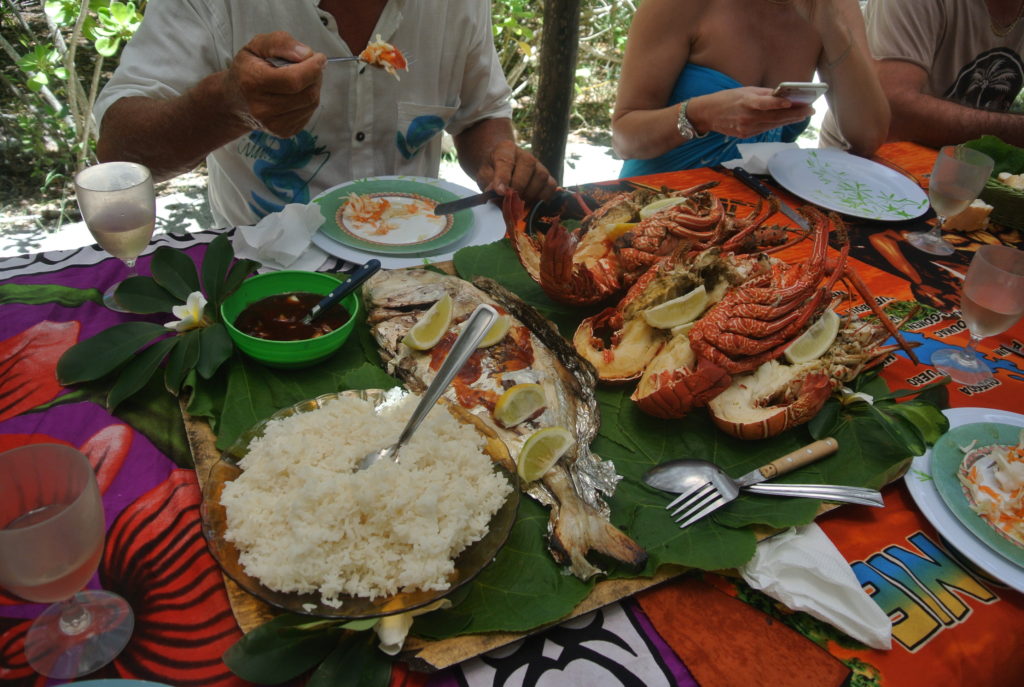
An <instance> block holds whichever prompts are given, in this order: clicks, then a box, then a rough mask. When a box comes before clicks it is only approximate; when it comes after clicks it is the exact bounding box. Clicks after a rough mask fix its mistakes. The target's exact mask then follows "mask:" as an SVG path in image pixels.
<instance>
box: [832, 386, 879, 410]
mask: <svg viewBox="0 0 1024 687" xmlns="http://www.w3.org/2000/svg"><path fill="white" fill-rule="evenodd" d="M840 393H841V394H842V397H841V398H840V401H841V402H842V404H843V405H844V406H848V405H850V404H852V403H867V404H868V405H874V404H875V397H874V396H872V395H871V394H866V393H864V392H863V391H854V390H853V389H851V388H850V387H848V386H844V387H843V388H842V389H840Z"/></svg>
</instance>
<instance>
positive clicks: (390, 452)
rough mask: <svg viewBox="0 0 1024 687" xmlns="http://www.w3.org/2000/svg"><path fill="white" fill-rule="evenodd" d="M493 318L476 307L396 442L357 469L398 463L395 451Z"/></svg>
mask: <svg viewBox="0 0 1024 687" xmlns="http://www.w3.org/2000/svg"><path fill="white" fill-rule="evenodd" d="M496 319H498V311H497V310H495V309H494V308H492V307H491V306H489V305H478V306H476V310H474V311H473V314H472V315H470V316H469V319H468V320H466V324H465V326H464V327H463V328H462V331H461V332H459V336H458V338H456V339H455V343H454V344H452V349H451V350H450V351H449V352H448V356H447V357H446V358H445V359H444V362H443V363H442V364H441V369H440V370H438V371H437V375H436V376H435V377H434V379H433V380H432V381H431V382H430V386H428V387H427V390H426V391H425V392H423V396H421V397H420V402H419V403H418V404H417V405H416V408H415V410H413V411H412V415H411V416H409V422H407V423H406V425H405V429H403V430H402V433H401V434H400V435H399V437H398V441H396V442H395V443H393V444H391V445H390V446H385V447H384V448H382V449H380V450H379V451H371V452H370V453H367V454H366V455H365V456H363V459H362V460H361V461H359V465H358V466H357V467H356V469H357V470H365V469H367V468H368V467H370V466H371V465H373V464H374V463H376V462H378V461H380V460H393V461H395V462H398V450H399V449H400V448H401V447H402V446H404V445H405V444H406V443H408V441H409V439H411V438H412V435H413V433H415V432H416V428H417V427H419V426H420V423H421V422H423V418H425V417H426V416H427V413H429V412H430V410H431V408H433V407H434V404H436V403H437V400H438V399H439V398H441V395H442V394H443V393H444V392H445V390H446V389H447V388H448V385H449V384H451V383H452V380H453V379H455V375H457V374H458V373H459V370H461V369H462V366H463V365H464V364H465V363H466V361H467V360H468V359H469V356H471V355H472V354H473V351H475V350H476V347H477V346H478V345H479V344H480V341H481V340H482V339H483V338H484V335H485V334H486V333H487V331H488V330H489V329H490V328H491V325H492V324H494V321H495V320H496Z"/></svg>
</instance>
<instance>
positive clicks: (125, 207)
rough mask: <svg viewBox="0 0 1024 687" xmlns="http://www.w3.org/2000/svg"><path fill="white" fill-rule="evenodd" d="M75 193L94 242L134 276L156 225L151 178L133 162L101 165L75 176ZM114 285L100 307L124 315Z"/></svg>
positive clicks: (86, 169) (105, 295)
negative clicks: (117, 259) (104, 306)
mask: <svg viewBox="0 0 1024 687" xmlns="http://www.w3.org/2000/svg"><path fill="white" fill-rule="evenodd" d="M75 193H76V195H77V196H78V207H79V209H80V210H81V211H82V219H84V220H85V225H86V226H87V227H88V228H89V233H91V234H92V236H93V238H94V239H96V242H97V243H99V244H100V246H101V247H102V248H103V250H105V251H107V252H108V253H110V254H111V255H113V256H114V257H115V258H120V259H121V260H122V261H123V262H124V264H126V265H127V266H128V276H129V277H131V276H134V275H135V261H136V260H137V259H138V257H139V255H140V254H141V253H142V251H143V250H145V248H146V246H147V245H149V240H150V239H151V238H152V237H153V227H154V224H155V223H156V194H155V192H154V190H153V175H152V174H151V173H150V171H149V169H147V168H146V167H144V166H143V165H140V164H138V163H135V162H104V163H102V164H98V165H93V166H92V167H87V168H85V169H83V170H82V171H81V172H79V173H78V174H76V175H75ZM119 285H120V284H114V285H113V286H111V287H110V288H109V289H107V290H106V292H105V293H104V294H103V304H104V305H106V306H107V307H108V308H110V309H111V310H116V311H118V312H124V308H123V307H121V305H120V304H118V302H117V299H116V298H115V297H114V292H115V291H116V290H117V287H118V286H119Z"/></svg>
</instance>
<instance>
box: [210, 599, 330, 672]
mask: <svg viewBox="0 0 1024 687" xmlns="http://www.w3.org/2000/svg"><path fill="white" fill-rule="evenodd" d="M310 625H311V623H310V620H309V618H306V617H303V616H297V615H290V614H285V615H280V616H278V617H276V618H274V619H273V620H271V621H270V622H268V623H264V624H263V625H261V626H259V627H258V628H256V629H255V630H252V631H251V632H249V633H247V634H246V635H245V636H244V637H242V638H241V639H240V640H238V641H237V642H235V643H234V644H233V645H232V646H231V648H229V649H228V650H227V651H225V652H224V663H225V664H226V665H227V667H228V668H230V669H231V672H233V673H234V674H235V675H237V676H238V677H240V678H242V679H243V680H249V681H250V682H255V683H257V684H261V685H277V684H280V683H282V682H287V681H288V680H292V679H294V678H296V677H298V676H299V675H302V674H303V673H304V672H306V671H307V670H309V669H310V668H312V667H313V666H315V665H317V664H318V663H320V662H321V661H323V660H324V659H325V658H327V656H329V655H330V653H331V652H332V651H334V649H335V647H336V646H337V644H338V638H339V636H340V635H341V630H340V629H338V628H336V627H331V628H330V629H328V630H327V631H324V630H323V629H322V627H321V626H320V625H319V624H318V623H312V627H310V629H308V630H305V629H304V628H306V627H307V626H310Z"/></svg>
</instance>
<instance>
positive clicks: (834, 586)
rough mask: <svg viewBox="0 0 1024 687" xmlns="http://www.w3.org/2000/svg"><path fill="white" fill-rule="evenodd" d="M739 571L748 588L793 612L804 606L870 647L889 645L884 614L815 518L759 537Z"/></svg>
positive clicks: (888, 622) (888, 625)
mask: <svg viewBox="0 0 1024 687" xmlns="http://www.w3.org/2000/svg"><path fill="white" fill-rule="evenodd" d="M739 572H740V574H741V575H742V576H743V579H744V580H745V581H746V583H747V584H749V585H750V586H751V587H753V588H754V589H759V590H761V591H762V592H764V593H765V594H767V595H768V596H771V597H772V598H774V599H777V600H779V601H781V602H782V603H784V604H785V605H786V606H787V607H788V608H791V609H793V610H794V611H804V612H806V613H808V614H810V615H812V616H814V617H815V618H817V619H819V620H822V621H824V622H826V623H828V624H830V625H832V626H833V627H835V628H837V629H839V630H841V631H843V632H845V633H846V634H847V635H849V636H850V637H853V638H854V639H856V640H858V641H860V642H863V643H864V644H867V645H868V646H870V647H871V648H873V649H890V648H892V621H891V620H890V619H889V616H887V615H886V614H885V612H884V611H883V610H882V609H881V608H880V607H879V606H878V604H876V603H875V602H874V600H873V599H872V598H871V597H870V596H869V595H868V593H867V592H865V591H864V589H863V587H861V584H860V582H859V581H858V580H857V576H856V575H855V574H854V572H853V569H852V568H850V565H849V563H847V562H846V559H845V558H843V555H842V554H841V553H839V550H838V549H837V548H836V546H835V544H833V543H832V540H831V539H829V538H828V535H826V534H825V533H824V532H823V531H822V530H821V528H820V527H818V526H817V525H816V524H814V523H811V524H809V525H804V526H802V527H796V528H791V529H789V530H786V531H785V532H783V533H781V534H778V535H776V536H774V537H771V538H769V539H765V540H763V541H761V542H759V543H758V545H757V550H756V551H755V553H754V557H753V558H751V559H750V560H749V561H748V562H747V563H746V565H744V566H743V567H741V568H740V569H739Z"/></svg>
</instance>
